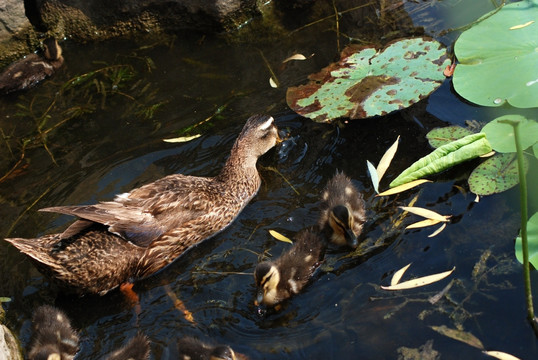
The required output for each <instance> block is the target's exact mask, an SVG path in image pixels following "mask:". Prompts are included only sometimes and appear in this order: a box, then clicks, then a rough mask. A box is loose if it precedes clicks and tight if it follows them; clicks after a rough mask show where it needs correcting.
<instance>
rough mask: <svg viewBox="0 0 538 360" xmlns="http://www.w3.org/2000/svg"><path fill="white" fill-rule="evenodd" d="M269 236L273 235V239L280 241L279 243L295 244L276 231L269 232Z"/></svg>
mask: <svg viewBox="0 0 538 360" xmlns="http://www.w3.org/2000/svg"><path fill="white" fill-rule="evenodd" d="M269 234H271V236H272V237H274V238H275V239H277V240H279V241H283V242H287V243H290V244H293V241H291V240H290V239H289V238H287V237H286V236H284V235H282V234H281V233H279V232H278V231H275V230H269Z"/></svg>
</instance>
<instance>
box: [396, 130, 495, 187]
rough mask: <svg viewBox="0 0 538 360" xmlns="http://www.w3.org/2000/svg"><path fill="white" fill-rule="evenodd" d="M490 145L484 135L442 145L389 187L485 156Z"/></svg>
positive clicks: (474, 135) (418, 161) (403, 173)
mask: <svg viewBox="0 0 538 360" xmlns="http://www.w3.org/2000/svg"><path fill="white" fill-rule="evenodd" d="M490 151H491V145H490V144H489V142H488V140H487V139H486V134H483V133H478V134H471V135H467V136H465V137H464V138H461V139H459V140H456V141H452V142H451V143H448V144H445V145H442V146H440V147H438V148H437V149H435V150H434V151H433V152H431V153H430V154H428V155H426V156H424V157H423V158H421V159H419V160H417V161H416V162H414V163H413V164H412V165H411V166H410V167H408V168H407V169H405V170H404V171H403V172H402V173H401V174H400V175H399V176H398V177H397V178H396V179H394V180H393V181H392V182H391V183H390V185H389V186H390V187H391V188H392V187H395V186H398V185H402V184H406V183H408V182H410V181H413V180H417V179H421V178H423V177H425V176H428V175H431V174H436V173H439V172H441V171H443V170H446V169H448V168H449V167H452V166H454V165H457V164H459V163H462V162H464V161H467V160H471V159H474V158H477V157H479V156H480V155H484V154H487V153H489V152H490Z"/></svg>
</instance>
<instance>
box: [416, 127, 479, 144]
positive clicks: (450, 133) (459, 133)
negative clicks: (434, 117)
mask: <svg viewBox="0 0 538 360" xmlns="http://www.w3.org/2000/svg"><path fill="white" fill-rule="evenodd" d="M472 133H473V132H472V131H471V130H469V129H466V128H464V127H461V126H447V127H442V128H437V129H433V130H431V131H430V132H429V133H427V134H426V139H428V142H429V143H430V145H431V147H433V148H438V147H439V146H442V145H445V144H448V143H450V142H452V141H456V140H459V139H461V138H463V137H465V136H467V135H471V134H472Z"/></svg>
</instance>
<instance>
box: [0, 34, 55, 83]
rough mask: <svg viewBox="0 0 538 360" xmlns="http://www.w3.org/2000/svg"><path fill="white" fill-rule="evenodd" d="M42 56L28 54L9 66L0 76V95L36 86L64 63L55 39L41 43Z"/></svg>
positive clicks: (48, 39)
mask: <svg viewBox="0 0 538 360" xmlns="http://www.w3.org/2000/svg"><path fill="white" fill-rule="evenodd" d="M43 47H44V52H43V54H42V55H38V54H30V55H27V56H26V57H24V58H23V59H20V60H18V61H16V62H14V63H13V64H11V65H9V66H8V67H7V68H6V69H5V70H4V71H3V72H2V73H1V74H0V93H1V94H9V93H12V92H15V91H20V90H26V89H30V88H32V87H34V86H36V85H37V84H38V83H39V82H40V81H42V80H44V79H45V78H47V77H49V76H51V75H52V74H54V73H55V72H56V71H57V70H58V69H59V68H60V67H61V66H62V65H63V63H64V58H63V57H62V48H61V47H60V45H59V44H58V41H56V39H54V38H52V37H49V38H47V39H45V40H44V41H43Z"/></svg>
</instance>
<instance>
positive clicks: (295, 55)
mask: <svg viewBox="0 0 538 360" xmlns="http://www.w3.org/2000/svg"><path fill="white" fill-rule="evenodd" d="M291 60H306V56H304V55H303V54H294V55H292V56H290V57H289V58H286V59H285V60H284V61H282V63H283V64H284V63H287V62H288V61H291Z"/></svg>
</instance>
